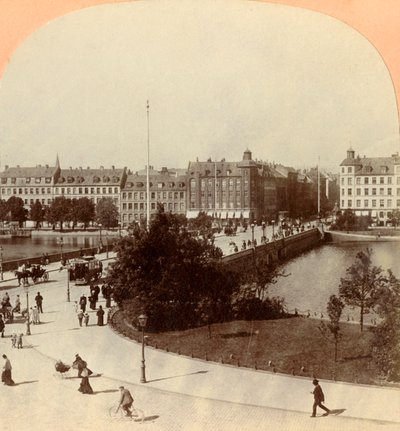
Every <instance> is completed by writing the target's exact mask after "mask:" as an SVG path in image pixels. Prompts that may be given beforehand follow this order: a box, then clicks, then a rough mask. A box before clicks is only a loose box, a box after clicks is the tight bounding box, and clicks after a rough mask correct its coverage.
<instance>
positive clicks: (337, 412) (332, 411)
mask: <svg viewBox="0 0 400 431" xmlns="http://www.w3.org/2000/svg"><path fill="white" fill-rule="evenodd" d="M344 411H346V409H334V410H331V411H330V413H329V414H330V415H335V416H337V415H340V413H343V412H344Z"/></svg>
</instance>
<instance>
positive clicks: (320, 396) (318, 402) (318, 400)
mask: <svg viewBox="0 0 400 431" xmlns="http://www.w3.org/2000/svg"><path fill="white" fill-rule="evenodd" d="M313 385H314V386H315V388H314V390H313V391H312V392H311V393H312V394H313V395H314V404H313V411H312V415H311V417H312V418H315V416H316V413H317V406H318V407H319V408H321V409H322V410H325V413H324V414H323V415H322V416H328V415H329V413H330V410H329V409H328V408H327V407H325V406H324V405H322V403H323V402H325V396H324V393H323V392H322V388H321V386H320V385H319V382H318V380H317V379H314V380H313Z"/></svg>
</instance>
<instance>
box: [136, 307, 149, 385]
mask: <svg viewBox="0 0 400 431" xmlns="http://www.w3.org/2000/svg"><path fill="white" fill-rule="evenodd" d="M138 320H139V326H140V327H141V328H142V366H141V375H140V383H146V365H145V360H144V328H145V326H146V323H147V316H146V315H145V314H141V315H140V316H139V317H138Z"/></svg>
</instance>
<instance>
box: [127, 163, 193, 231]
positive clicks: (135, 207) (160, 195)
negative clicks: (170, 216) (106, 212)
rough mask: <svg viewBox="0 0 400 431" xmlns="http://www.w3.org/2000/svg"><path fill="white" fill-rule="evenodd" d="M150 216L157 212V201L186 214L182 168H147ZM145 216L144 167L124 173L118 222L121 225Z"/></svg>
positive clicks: (138, 220)
mask: <svg viewBox="0 0 400 431" xmlns="http://www.w3.org/2000/svg"><path fill="white" fill-rule="evenodd" d="M149 183H150V218H151V217H153V216H154V214H155V213H156V212H157V204H158V203H160V204H162V205H163V206H164V209H165V211H168V212H172V213H174V214H182V215H186V189H187V178H186V171H185V170H183V169H167V168H165V167H163V168H162V169H161V171H156V170H154V169H153V168H152V167H151V168H150V170H149ZM146 217H147V172H146V169H145V170H142V171H138V172H136V173H134V174H133V173H128V175H127V178H126V182H125V184H124V186H123V187H122V191H121V223H122V226H123V227H127V226H129V225H130V224H131V223H135V222H140V221H144V220H145V219H146Z"/></svg>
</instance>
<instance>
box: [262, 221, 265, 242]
mask: <svg viewBox="0 0 400 431" xmlns="http://www.w3.org/2000/svg"><path fill="white" fill-rule="evenodd" d="M261 227H262V233H263V242H264V241H265V221H263V222H262V225H261Z"/></svg>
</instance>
